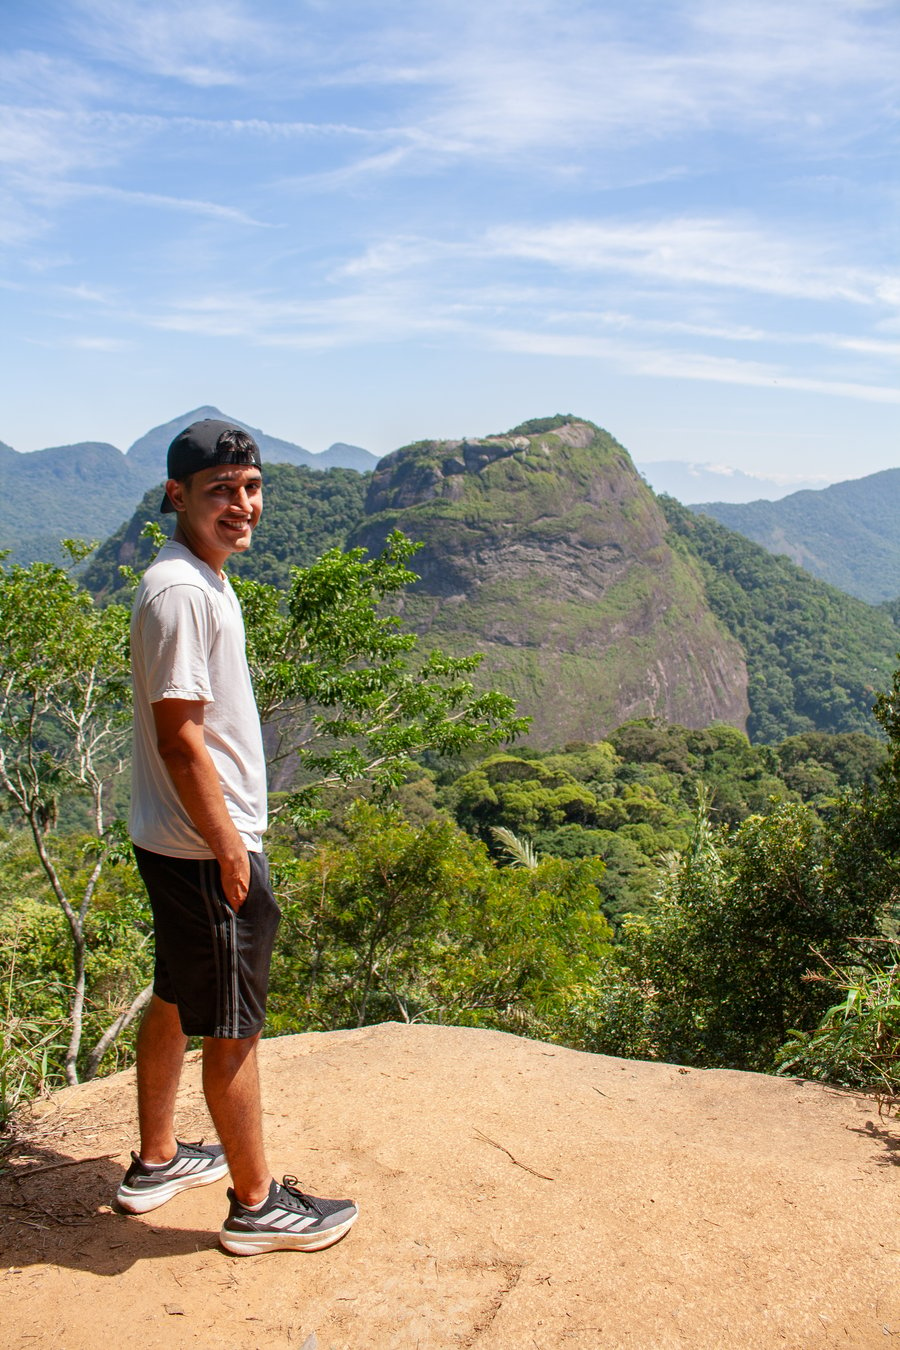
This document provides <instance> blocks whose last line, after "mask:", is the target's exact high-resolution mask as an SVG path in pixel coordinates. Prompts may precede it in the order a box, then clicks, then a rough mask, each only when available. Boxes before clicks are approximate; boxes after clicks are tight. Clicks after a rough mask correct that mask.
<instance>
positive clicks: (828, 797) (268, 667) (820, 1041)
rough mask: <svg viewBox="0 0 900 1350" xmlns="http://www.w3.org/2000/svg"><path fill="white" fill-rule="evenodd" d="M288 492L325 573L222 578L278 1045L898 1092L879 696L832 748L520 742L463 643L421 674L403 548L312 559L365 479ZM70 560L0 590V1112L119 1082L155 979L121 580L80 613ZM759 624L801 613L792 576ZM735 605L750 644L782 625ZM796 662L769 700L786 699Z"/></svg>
mask: <svg viewBox="0 0 900 1350" xmlns="http://www.w3.org/2000/svg"><path fill="white" fill-rule="evenodd" d="M333 472H334V471H333ZM340 472H341V471H337V473H338V475H340ZM301 477H302V475H301ZM323 479H328V480H329V481H328V484H327V491H326V485H325V484H324V483H323V481H322V480H323ZM308 486H309V488H310V491H311V490H312V487H313V486H315V489H316V491H317V492H318V493H319V496H318V498H317V500H318V502H319V507H318V508H317V510H316V519H317V521H318V524H319V526H320V527H321V534H320V537H319V539H318V541H317V546H318V549H319V552H320V553H321V556H314V557H311V558H310V560H309V561H308V562H307V563H306V564H305V565H303V566H296V567H292V568H291V569H290V571H289V573H288V574H285V573H284V572H281V571H279V570H278V568H279V566H280V560H279V559H278V556H277V552H276V551H275V545H274V544H273V545H272V547H273V552H272V553H271V555H269V558H268V560H267V558H266V555H263V554H262V552H260V554H258V555H257V571H256V573H255V574H254V575H243V576H242V575H241V573H240V571H239V570H238V569H236V576H235V585H236V589H237V590H238V592H239V595H240V598H241V602H242V605H243V608H244V613H245V619H246V624H247V630H248V653H249V656H250V660H251V666H252V670H253V675H254V683H255V687H256V690H257V696H258V699H259V702H260V707H261V712H262V714H263V718H264V722H265V724H266V728H267V733H266V734H267V748H268V751H269V756H270V765H271V772H272V782H273V785H274V786H275V788H276V790H275V791H274V792H273V796H272V814H273V817H274V824H273V826H272V829H271V832H270V837H269V851H270V855H271V859H272V864H273V875H274V878H275V884H276V890H277V894H278V896H279V902H280V904H281V906H282V910H283V915H284V921H283V924H282V929H281V934H280V938H279V944H278V949H277V953H276V959H275V966H274V971H273V987H272V997H271V1004H270V1010H269V1025H268V1034H272V1035H281V1034H286V1033H291V1032H298V1031H305V1030H327V1029H334V1028H343V1027H356V1026H362V1025H365V1024H367V1023H372V1022H377V1021H382V1020H385V1019H396V1020H401V1021H413V1020H424V1021H432V1022H445V1023H451V1022H452V1023H454V1024H457V1025H465V1026H476V1027H492V1028H499V1029H502V1030H506V1031H511V1032H515V1033H518V1034H524V1035H528V1036H534V1037H537V1038H541V1039H545V1040H548V1041H552V1042H557V1043H559V1044H563V1045H567V1046H573V1047H576V1048H581V1049H585V1050H591V1051H596V1052H602V1053H606V1054H614V1055H623V1056H632V1057H639V1058H645V1059H659V1060H665V1061H670V1062H675V1063H679V1064H690V1065H699V1066H712V1067H727V1068H738V1069H753V1070H762V1071H766V1072H779V1071H781V1072H790V1073H794V1074H799V1075H801V1076H807V1077H820V1078H822V1079H825V1080H827V1081H833V1082H837V1083H847V1084H852V1085H854V1086H859V1087H864V1088H867V1089H871V1090H875V1091H880V1092H882V1093H885V1094H890V1093H892V1092H893V1091H894V1090H895V1088H896V1086H897V1073H896V1068H895V1060H896V1044H897V1030H898V1014H897V1007H896V996H895V992H894V982H895V971H896V962H895V959H894V951H895V946H896V940H897V917H898V916H897V904H896V899H897V883H898V877H900V871H898V868H900V675H898V674H896V673H895V675H894V677H893V682H892V683H891V680H890V678H889V679H888V680H887V681H886V682H885V684H884V687H883V688H882V689H881V691H880V692H879V690H878V689H877V688H874V687H873V688H872V689H870V690H868V692H865V693H862V692H860V693H859V695H858V699H859V707H858V708H856V707H855V705H854V704H853V698H855V697H857V695H856V693H854V691H853V690H851V689H847V690H845V691H844V693H845V694H846V699H847V701H848V702H849V705H850V706H851V707H854V708H855V711H854V713H853V716H852V718H851V719H850V726H849V727H844V728H842V729H839V730H822V729H817V728H816V727H814V726H810V725H805V724H802V723H801V724H799V725H796V726H792V727H791V728H790V730H789V734H777V735H773V736H772V737H771V738H770V739H769V740H768V741H767V742H766V741H764V740H763V738H762V737H761V735H759V734H758V735H757V736H756V737H755V738H754V740H751V739H748V737H746V736H745V735H744V734H743V733H742V732H739V731H737V730H736V729H735V728H733V727H727V726H712V727H709V728H706V729H704V730H692V729H688V728H685V727H681V726H674V725H669V724H666V723H663V722H660V721H657V720H653V719H640V720H633V721H629V722H626V723H624V724H623V725H622V726H619V727H618V728H616V729H615V731H613V732H611V733H610V734H609V736H608V737H607V738H606V739H605V740H603V741H601V742H599V743H595V744H569V745H565V746H562V747H559V748H558V749H557V750H555V751H540V752H539V751H536V750H532V749H529V748H528V745H527V721H526V720H525V719H522V718H521V717H520V716H519V715H518V713H517V710H516V708H515V706H514V704H513V702H512V700H510V699H509V698H508V697H507V696H506V695H504V694H503V693H502V692H500V691H497V690H493V689H491V690H487V691H485V690H484V689H483V688H480V687H478V686H477V685H476V682H475V681H474V680H473V676H474V675H475V673H476V672H477V669H478V665H479V658H478V656H477V655H475V654H471V655H469V656H462V657H460V656H454V657H449V656H446V655H444V654H442V653H441V652H439V651H435V650H433V649H432V650H430V651H428V652H427V653H424V652H422V651H421V650H420V649H419V646H418V643H417V639H416V637H415V634H413V633H412V632H409V631H406V630H405V629H404V628H403V626H402V624H401V622H400V621H399V620H398V619H397V618H396V617H394V615H393V609H394V608H395V607H396V606H395V603H394V602H396V599H397V597H398V596H400V595H402V593H403V591H404V590H405V589H406V588H408V587H409V586H410V585H412V584H413V583H414V580H415V573H414V571H413V570H412V567H413V565H414V554H415V545H413V544H411V543H410V542H409V541H408V540H406V539H404V538H403V536H401V535H399V534H395V535H392V536H391V537H390V538H389V540H388V542H387V545H386V547H385V549H384V551H383V552H382V553H381V554H380V555H377V556H373V557H370V556H368V555H367V554H366V553H365V552H364V550H362V549H356V550H351V551H350V552H348V553H345V552H342V551H341V549H340V548H339V547H330V544H332V543H333V542H334V541H335V540H336V539H338V538H339V536H340V534H341V531H342V529H343V528H344V523H343V522H344V521H345V520H346V519H347V518H349V516H350V515H351V514H352V512H353V510H354V509H356V508H355V505H354V498H353V494H354V493H355V492H356V491H357V484H356V483H355V481H354V476H353V475H347V477H346V479H345V480H344V479H342V478H341V477H340V476H338V477H333V478H330V479H329V476H328V475H323V476H322V478H321V479H317V480H314V484H310V485H308ZM304 491H305V489H304ZM300 500H301V502H303V501H306V502H307V505H308V501H309V498H308V496H307V497H306V498H304V497H303V494H302V493H301V495H300ZM357 500H358V499H357ZM326 507H327V509H326ZM304 509H305V508H304ZM693 523H697V524H698V525H699V527H700V528H701V529H703V528H705V526H706V524H707V523H708V524H709V525H710V528H711V529H712V530H713V531H715V530H718V529H720V528H721V527H718V526H715V525H714V523H712V522H705V521H702V520H699V519H698V518H692V524H693ZM726 533H727V532H726ZM270 539H274V540H275V541H277V540H278V534H277V532H275V533H274V534H273V535H271V536H270ZM133 542H134V543H135V549H134V551H133V553H132V560H133V563H134V565H135V566H139V565H140V564H141V562H142V561H143V559H144V558H145V557H146V556H147V554H146V553H145V552H144V551H143V550H144V549H145V548H149V545H147V544H146V542H145V541H143V540H138V541H133ZM726 542H727V541H726ZM121 543H122V541H121V540H120V542H119V545H118V547H119V549H121ZM717 546H718V545H717V536H716V535H715V534H713V535H711V536H710V537H709V538H708V539H707V538H706V537H705V536H704V542H703V548H704V549H706V550H708V551H710V552H711V551H712V550H714V548H715V547H717ZM749 547H750V548H752V547H753V546H749ZM70 551H71V555H72V556H71V563H72V566H71V567H62V566H56V565H55V564H50V563H34V564H32V565H30V566H29V567H11V566H3V568H2V570H0V666H2V671H3V683H2V708H0V791H2V801H3V814H2V821H0V897H2V899H0V991H2V992H0V998H2V1001H3V1006H2V1014H0V1016H2V1026H3V1041H2V1056H0V1111H2V1116H0V1118H2V1120H3V1121H8V1120H9V1119H10V1118H12V1117H13V1116H14V1112H15V1108H16V1107H17V1105H19V1104H21V1103H23V1102H25V1101H27V1100H28V1099H29V1098H30V1097H31V1096H33V1095H35V1094H38V1093H41V1092H44V1091H47V1090H49V1089H51V1088H52V1087H54V1086H57V1085H59V1084H60V1083H63V1082H70V1083H71V1082H76V1081H79V1080H80V1079H82V1078H86V1077H90V1076H92V1075H94V1074H96V1073H98V1072H99V1073H106V1072H109V1071H111V1070H113V1069H115V1068H119V1067H122V1066H123V1065H125V1064H127V1063H128V1062H129V1061H130V1058H131V1055H132V1047H133V1039H134V1033H135V1028H136V1025H137V1020H138V1018H139V1015H140V1012H141V1010H142V1008H143V1006H144V1004H145V1003H146V1000H147V997H148V983H149V980H150V976H151V970H152V950H151V937H150V919H149V914H148V910H147V906H146V901H145V898H144V894H143V891H142V888H141V885H140V883H139V880H138V877H137V873H136V870H135V867H134V862H133V858H132V856H131V851H130V846H129V845H128V842H127V838H126V837H125V834H124V829H123V825H122V821H121V815H122V811H123V805H124V800H125V786H124V785H125V782H126V779H127V770H128V735H129V707H128V699H129V681H128V656H127V625H128V607H127V586H128V582H127V581H123V583H122V587H123V589H121V590H120V589H119V588H118V587H117V586H107V587H106V588H105V594H104V595H103V599H104V600H109V602H108V603H101V602H100V601H98V600H97V599H95V597H94V595H93V594H92V592H91V590H90V589H88V587H87V586H86V585H84V584H82V581H81V580H80V579H79V575H82V574H83V575H84V576H85V577H87V576H90V575H91V571H90V568H94V569H96V568H97V567H98V566H99V565H100V564H101V563H102V562H103V559H102V558H101V557H98V558H97V559H96V560H95V561H94V562H93V563H92V564H90V567H89V569H88V571H87V572H86V573H85V572H83V569H84V564H85V561H86V552H85V550H84V549H82V548H79V547H77V546H72V548H71V550H70ZM755 556H756V555H755V554H754V555H752V556H751V559H750V562H751V563H753V561H754V559H755ZM738 561H739V560H738ZM770 561H771V562H774V563H778V560H770ZM709 565H710V566H711V565H712V564H711V563H710V564H709ZM266 568H271V569H272V577H273V580H267V579H266V570H265V569H266ZM79 569H82V571H81V572H79ZM734 570H735V571H738V570H739V569H738V562H735V563H734ZM93 575H94V577H95V578H96V572H94V574H93ZM815 584H816V585H818V584H819V583H815ZM97 589H98V590H103V588H99V587H98V588H97ZM113 595H116V596H119V597H121V598H120V599H110V597H111V596H113ZM729 595H730V596H731V601H732V602H733V601H734V596H735V593H734V592H729V591H728V589H727V587H725V586H724V584H723V590H722V596H721V600H720V603H721V606H722V613H723V614H724V613H725V612H726V610H727V606H728V603H729ZM122 600H125V601H126V603H122V602H121V601H122ZM793 600H794V601H796V603H795V604H793V609H794V610H795V611H797V612H799V611H801V610H802V602H803V597H802V595H801V596H799V597H798V596H796V595H795V596H794V597H793ZM771 603H772V604H775V605H781V606H782V608H783V609H784V611H785V612H788V611H790V610H791V608H792V597H791V596H790V595H789V593H788V588H787V587H785V589H784V591H783V592H782V593H781V594H780V598H779V596H778V595H776V596H775V598H774V599H773V600H772V602H771ZM733 608H734V615H733V620H732V621H733V622H734V623H735V624H736V625H740V624H742V625H745V631H747V632H748V633H754V634H755V635H756V637H755V639H754V640H756V641H759V642H762V639H763V635H764V633H765V632H766V631H768V633H769V635H770V636H771V634H772V631H773V624H772V621H771V615H770V622H769V624H768V629H767V626H766V620H765V615H764V613H763V612H762V611H761V610H753V609H747V608H746V607H744V608H742V607H741V606H740V605H738V604H737V603H734V605H733ZM819 619H820V623H821V624H823V625H825V623H826V619H827V616H826V615H825V614H824V613H820V615H819ZM804 623H805V621H804ZM798 632H799V633H800V634H801V636H803V637H804V640H805V641H806V642H807V644H808V647H809V651H810V652H811V651H812V650H813V638H812V633H811V632H810V630H809V629H807V628H804V627H803V624H802V623H800V624H799V627H798ZM820 636H821V634H820ZM823 640H824V641H825V643H826V646H827V643H828V642H829V641H831V640H832V639H831V638H830V637H829V636H828V633H827V632H825V637H824V639H823ZM834 641H835V642H836V641H837V638H836V637H835V638H834ZM820 645H821V644H820ZM795 650H796V651H798V652H799V651H801V650H802V648H801V647H796V648H795ZM771 659H772V660H773V661H774V657H773V658H771ZM804 659H806V658H804ZM811 664H813V663H812V660H811V657H810V658H808V659H807V665H806V666H804V664H803V661H802V660H801V657H800V656H799V655H798V656H796V657H791V659H790V661H788V662H787V664H786V665H784V666H783V667H777V669H776V670H775V671H773V672H770V673H769V674H770V684H773V685H774V684H775V675H776V674H777V676H778V680H780V681H786V682H790V683H791V684H792V686H794V691H795V692H794V693H793V694H791V696H790V697H791V699H792V700H793V705H797V703H798V699H799V697H800V695H799V694H798V693H797V689H805V691H806V692H805V695H804V696H806V697H812V692H811V689H810V686H809V685H808V683H807V684H804V680H806V681H808V679H809V678H810V666H811ZM763 668H764V663H762V662H761V665H760V667H759V668H758V669H759V670H760V671H762V670H763ZM860 678H862V676H860ZM835 697H836V698H839V697H842V695H841V694H840V692H839V693H838V694H836V695H835ZM867 699H868V700H869V705H870V707H872V706H873V705H874V713H871V714H870V715H869V717H868V718H865V717H863V715H862V713H863V707H864V704H865V701H866V700H867ZM838 720H839V719H838ZM771 725H772V726H778V725H779V724H778V721H777V719H776V718H774V715H773V719H772V723H771Z"/></svg>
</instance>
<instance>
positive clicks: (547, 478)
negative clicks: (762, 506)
mask: <svg viewBox="0 0 900 1350" xmlns="http://www.w3.org/2000/svg"><path fill="white" fill-rule="evenodd" d="M395 528H397V529H401V530H403V531H404V533H406V534H408V535H410V536H411V537H413V538H415V539H418V540H422V541H423V544H424V547H423V548H422V550H421V552H420V553H418V554H417V555H416V558H415V560H414V563H413V566H414V568H415V570H416V571H417V572H418V573H419V574H420V576H421V580H420V581H419V582H418V584H417V585H416V586H415V587H414V588H413V589H412V591H411V592H410V593H409V594H408V595H407V597H406V598H405V600H404V602H403V617H404V618H405V620H406V621H407V622H409V623H410V624H411V626H412V627H414V628H415V629H416V630H417V631H418V632H419V633H420V634H421V635H422V636H423V638H424V640H425V642H426V643H427V644H428V645H432V646H440V647H443V648H444V649H445V650H448V651H451V652H463V651H471V650H477V651H481V652H484V653H485V663H484V669H485V672H486V678H487V679H489V680H490V681H491V682H493V683H496V684H498V685H499V686H500V687H502V688H504V689H505V690H507V691H508V692H510V693H512V694H513V695H514V696H515V697H516V698H517V699H518V700H519V702H520V705H521V707H522V709H523V711H525V712H527V713H528V714H529V715H530V716H531V717H533V719H534V722H533V727H532V731H531V733H530V735H529V741H530V742H531V743H532V744H535V745H539V746H550V745H562V744H564V743H565V742H567V741H573V740H587V741H590V740H596V739H598V738H600V737H601V736H603V735H604V734H605V733H606V732H608V731H609V730H611V729H612V728H613V727H615V726H617V725H618V724H619V723H621V722H623V721H624V720H625V719H626V718H629V717H642V716H659V717H663V718H666V719H669V720H671V721H677V722H681V723H683V724H684V725H687V726H705V725H708V724H709V723H711V722H717V721H719V722H730V723H732V724H733V725H735V726H739V727H743V726H744V725H745V724H746V720H747V716H748V712H749V705H748V702H747V668H746V663H745V661H744V656H743V652H742V650H741V647H740V645H739V644H738V643H737V642H736V641H735V639H734V638H733V637H732V636H731V635H730V634H729V633H728V632H727V630H726V629H725V627H724V626H723V625H722V624H721V623H720V621H719V620H718V619H716V617H715V616H714V615H713V613H712V612H711V610H710V608H709V605H708V604H707V601H706V597H705V593H704V585H703V581H702V579H701V576H700V572H699V568H698V567H697V565H696V564H695V562H694V561H693V559H691V558H690V557H689V556H687V554H686V553H684V552H679V551H678V550H676V549H673V548H672V546H671V544H670V543H669V540H668V537H667V536H668V532H669V531H668V526H667V523H666V520H665V517H664V515H663V513H662V511H661V510H660V507H659V505H658V503H657V501H656V499H655V498H654V496H653V493H652V492H651V491H650V489H649V488H648V487H647V485H646V484H645V483H644V482H643V481H642V479H641V478H640V476H639V474H638V473H637V471H636V470H635V468H634V465H633V464H632V462H631V459H630V457H629V455H628V453H627V451H626V450H624V449H623V447H622V446H621V445H619V444H618V443H617V442H616V441H615V440H614V439H613V438H612V437H611V436H610V435H608V434H607V433H606V432H605V431H601V430H600V429H599V428H598V427H596V426H594V425H592V424H591V423H588V422H583V421H579V420H575V419H571V420H569V419H566V418H551V419H547V420H545V421H540V420H539V421H536V422H529V423H525V424H523V425H522V426H520V427H517V428H515V429H514V430H513V431H511V432H509V433H507V434H505V435H501V436H488V437H486V438H484V439H483V440H480V441H462V442H460V441H426V442H420V443H418V444H416V445H411V446H407V447H405V448H404V449H401V450H398V451H396V452H395V453H394V454H392V455H388V456H387V457H386V458H385V459H383V460H382V461H381V463H380V464H379V466H378V468H377V469H376V471H375V473H374V475H373V477H372V480H371V484H370V487H369V492H368V496H367V500H366V518H365V520H364V521H363V523H362V524H361V525H360V526H359V528H358V529H357V530H356V531H355V532H354V533H353V534H352V535H351V537H350V540H349V541H348V542H349V544H351V545H357V544H361V545H363V546H364V547H366V548H368V549H370V550H377V549H379V548H380V547H381V545H382V543H383V541H384V539H385V537H386V535H387V533H388V532H389V531H390V530H391V529H395Z"/></svg>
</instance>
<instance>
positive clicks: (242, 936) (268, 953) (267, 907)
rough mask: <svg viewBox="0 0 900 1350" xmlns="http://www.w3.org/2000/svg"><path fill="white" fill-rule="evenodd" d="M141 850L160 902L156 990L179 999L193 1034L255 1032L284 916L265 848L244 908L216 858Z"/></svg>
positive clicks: (155, 904) (257, 857) (153, 895)
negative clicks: (227, 889)
mask: <svg viewBox="0 0 900 1350" xmlns="http://www.w3.org/2000/svg"><path fill="white" fill-rule="evenodd" d="M134 855H135V857H136V859H137V865H138V868H139V870H140V873H141V876H142V877H143V880H144V885H145V886H146V887H147V894H148V896H149V897H150V906H151V908H152V910H153V929H154V935H155V938H156V966H155V969H154V972H153V992H154V993H155V994H156V995H157V997H159V998H161V999H163V1000H164V1001H165V1002H166V1003H174V1004H175V1005H176V1006H177V1008H178V1016H179V1018H180V1020H181V1029H182V1031H183V1032H184V1033H185V1035H186V1036H216V1037H223V1038H226V1039H231V1040H243V1039H245V1038H246V1037H248V1036H255V1035H256V1033H257V1032H258V1031H261V1030H262V1026H263V1022H264V1021H265V1017H266V996H267V994H268V989H269V964H270V961H271V957H272V946H273V944H274V942H275V934H276V932H277V931H278V924H279V921H280V919H281V911H280V909H279V908H278V904H277V902H276V900H275V897H274V895H273V894H272V888H271V886H270V885H269V864H268V862H267V860H266V856H265V854H264V853H251V854H249V858H250V889H249V890H248V892H247V899H246V900H245V901H244V903H243V905H241V908H240V909H239V910H238V911H237V912H235V910H233V909H232V907H231V905H229V903H228V901H227V900H226V899H225V895H224V892H223V890H222V883H221V878H220V874H219V864H218V863H217V862H216V860H215V859H214V858H170V857H169V856H168V855H163V854H161V853H150V852H148V850H147V849H144V848H138V846H137V845H136V844H135V846H134Z"/></svg>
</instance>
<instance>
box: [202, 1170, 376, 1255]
mask: <svg viewBox="0 0 900 1350" xmlns="http://www.w3.org/2000/svg"><path fill="white" fill-rule="evenodd" d="M228 1199H229V1200H230V1201H231V1208H230V1209H229V1211H228V1218H227V1219H226V1220H225V1222H224V1224H223V1225H222V1229H221V1232H220V1233H219V1241H220V1242H221V1244H222V1246H223V1247H224V1248H225V1250H226V1251H227V1252H233V1253H234V1255H235V1256H253V1255H255V1254H256V1253H257V1252H277V1251H301V1252H317V1251H321V1249H322V1248H323V1247H330V1246H331V1244H332V1243H333V1242H338V1241H339V1240H340V1239H341V1238H342V1237H343V1236H344V1234H345V1233H346V1232H347V1230H348V1229H349V1228H352V1226H353V1224H354V1223H355V1222H356V1219H357V1216H358V1214H359V1210H358V1209H357V1207H356V1205H355V1204H354V1203H353V1201H352V1200H321V1199H319V1198H318V1197H317V1196H314V1195H304V1193H303V1192H302V1191H300V1190H298V1189H297V1178H296V1177H284V1178H283V1180H282V1183H281V1185H279V1184H278V1182H277V1181H273V1182H272V1184H271V1185H270V1187H269V1194H268V1197H267V1198H266V1200H265V1201H264V1202H263V1205H262V1207H261V1208H260V1209H248V1208H247V1206H246V1205H242V1204H241V1202H240V1200H238V1199H237V1197H236V1196H235V1193H234V1191H233V1190H231V1189H230V1188H229V1191H228Z"/></svg>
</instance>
